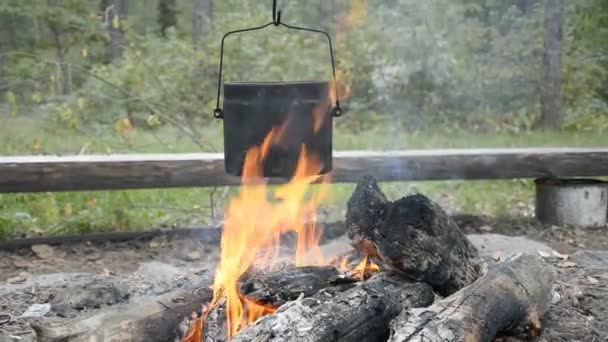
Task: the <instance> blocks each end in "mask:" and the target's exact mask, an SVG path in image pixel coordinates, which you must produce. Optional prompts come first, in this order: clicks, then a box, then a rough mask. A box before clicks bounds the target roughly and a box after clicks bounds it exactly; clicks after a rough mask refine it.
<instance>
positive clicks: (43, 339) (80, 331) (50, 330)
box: [32, 280, 212, 342]
mask: <svg viewBox="0 0 608 342" xmlns="http://www.w3.org/2000/svg"><path fill="white" fill-rule="evenodd" d="M204 282H205V284H206V285H203V286H201V287H198V288H197V289H180V290H175V291H172V292H169V293H167V294H164V295H162V296H159V297H151V298H143V299H142V298H140V299H139V300H137V299H133V302H132V303H129V304H125V305H121V306H112V307H109V308H107V309H103V310H101V311H99V312H98V313H95V314H94V315H92V316H90V317H87V318H84V319H81V320H78V321H75V320H70V321H69V322H65V321H62V320H59V321H58V320H56V319H53V318H49V319H46V318H43V319H41V320H39V321H36V322H32V328H33V329H34V330H35V331H36V336H37V341H40V342H81V341H82V342H84V341H111V342H113V341H133V342H165V341H173V340H175V339H176V338H178V337H180V336H179V335H180V332H179V326H180V324H181V322H182V321H183V320H184V319H185V318H187V317H189V316H190V314H191V313H192V312H194V311H201V309H202V307H203V305H204V304H205V303H208V302H209V301H210V300H211V296H212V293H211V290H210V289H209V288H208V285H209V281H208V280H205V281H204Z"/></svg>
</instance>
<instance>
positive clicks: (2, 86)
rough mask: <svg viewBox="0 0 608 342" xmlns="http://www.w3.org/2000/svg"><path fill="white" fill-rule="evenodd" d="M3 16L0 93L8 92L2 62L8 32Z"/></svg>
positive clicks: (5, 50) (5, 51)
mask: <svg viewBox="0 0 608 342" xmlns="http://www.w3.org/2000/svg"><path fill="white" fill-rule="evenodd" d="M6 21H7V20H6V17H5V16H0V93H4V92H5V91H7V90H8V82H7V81H6V79H5V76H4V61H5V60H6V54H7V53H8V43H9V32H8V28H9V26H8V23H7V22H6Z"/></svg>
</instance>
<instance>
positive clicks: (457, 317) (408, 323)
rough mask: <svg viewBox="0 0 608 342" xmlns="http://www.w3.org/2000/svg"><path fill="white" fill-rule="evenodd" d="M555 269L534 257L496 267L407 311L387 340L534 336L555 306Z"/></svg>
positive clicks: (481, 341) (480, 341) (478, 341)
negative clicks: (425, 305) (444, 295)
mask: <svg viewBox="0 0 608 342" xmlns="http://www.w3.org/2000/svg"><path fill="white" fill-rule="evenodd" d="M554 281H555V272H554V270H553V268H552V267H551V266H549V265H546V264H545V263H544V262H543V261H542V260H540V259H538V258H535V257H531V256H520V257H517V258H515V259H514V260H510V261H506V262H504V263H501V264H499V265H498V266H494V267H493V268H492V269H491V270H489V271H488V273H487V274H486V275H485V276H483V277H481V278H479V280H477V281H476V282H475V283H473V284H472V285H470V286H468V287H465V288H464V289H462V290H460V291H458V292H457V293H455V294H453V295H452V296H449V297H447V298H445V299H443V300H441V301H438V302H436V303H435V304H433V305H432V306H430V307H428V308H419V309H409V310H404V311H403V312H402V313H401V314H399V316H398V317H397V318H395V319H394V320H393V321H392V322H391V336H390V339H389V342H423V341H424V342H461V341H466V342H485V341H487V342H490V341H493V340H494V338H495V336H496V335H497V333H499V332H509V333H513V334H519V333H522V332H525V331H527V332H530V333H531V334H532V335H535V334H536V333H537V332H538V330H539V329H540V318H541V317H542V316H543V314H544V313H545V312H546V311H547V310H548V308H549V306H550V305H551V288H552V286H553V282H554Z"/></svg>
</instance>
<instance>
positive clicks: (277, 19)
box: [213, 0, 342, 119]
mask: <svg viewBox="0 0 608 342" xmlns="http://www.w3.org/2000/svg"><path fill="white" fill-rule="evenodd" d="M268 26H275V27H278V26H283V27H285V28H287V29H290V30H296V31H306V32H312V33H319V34H321V35H323V36H324V37H325V38H326V39H327V43H328V45H329V56H330V60H331V73H332V78H333V81H334V84H333V88H334V89H333V90H334V95H335V97H336V99H335V105H334V108H333V110H332V113H333V116H335V117H338V116H341V115H342V108H341V107H340V99H339V97H338V84H337V79H336V64H335V58H334V49H333V44H332V41H331V37H330V36H329V34H328V33H327V32H325V31H322V30H317V29H311V28H306V27H300V26H294V25H288V24H285V23H283V22H282V21H281V11H280V10H277V0H273V1H272V21H271V22H269V23H267V24H264V25H262V26H255V27H249V28H244V29H239V30H234V31H230V32H228V33H226V34H224V36H223V37H222V43H221V45H220V66H219V75H218V79H217V99H216V103H215V109H214V110H213V116H214V117H215V118H217V119H222V118H223V117H224V112H223V110H222V108H221V107H220V97H221V95H222V72H223V66H224V42H225V41H226V38H227V37H229V36H231V35H233V34H237V33H243V32H251V31H258V30H262V29H265V28H266V27H268Z"/></svg>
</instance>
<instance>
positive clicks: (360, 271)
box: [353, 255, 380, 280]
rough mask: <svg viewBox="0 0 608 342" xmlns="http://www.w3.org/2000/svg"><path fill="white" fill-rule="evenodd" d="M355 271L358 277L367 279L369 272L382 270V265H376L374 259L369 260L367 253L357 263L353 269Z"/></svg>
mask: <svg viewBox="0 0 608 342" xmlns="http://www.w3.org/2000/svg"><path fill="white" fill-rule="evenodd" d="M353 271H354V273H355V275H356V277H357V278H359V279H361V280H365V279H366V278H367V277H368V276H367V274H369V273H378V272H380V267H379V266H378V265H376V264H375V263H374V262H373V261H371V260H369V257H368V256H367V255H366V256H365V257H364V258H363V259H362V260H361V262H360V263H359V265H357V266H356V267H355V268H354V269H353Z"/></svg>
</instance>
